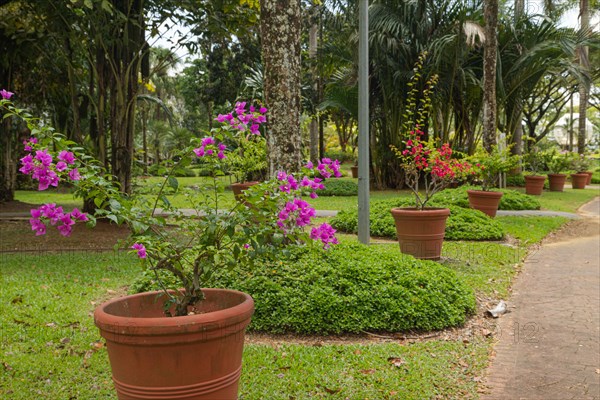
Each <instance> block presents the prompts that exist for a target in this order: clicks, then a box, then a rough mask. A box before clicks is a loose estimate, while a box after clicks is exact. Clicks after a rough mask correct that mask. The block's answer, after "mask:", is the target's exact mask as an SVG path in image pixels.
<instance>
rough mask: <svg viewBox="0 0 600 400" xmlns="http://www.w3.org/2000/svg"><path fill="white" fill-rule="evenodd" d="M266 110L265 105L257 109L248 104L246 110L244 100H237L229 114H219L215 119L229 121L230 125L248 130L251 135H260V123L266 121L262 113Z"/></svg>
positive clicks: (243, 130)
mask: <svg viewBox="0 0 600 400" xmlns="http://www.w3.org/2000/svg"><path fill="white" fill-rule="evenodd" d="M266 112H267V109H266V108H265V107H260V108H259V109H258V110H257V109H256V107H254V106H250V107H249V110H248V111H246V102H245V101H244V102H237V103H235V109H234V111H232V112H230V113H229V114H219V115H218V116H217V118H216V120H217V121H219V122H225V123H229V125H230V126H232V127H233V128H234V129H237V130H239V131H241V132H246V131H247V130H249V131H250V133H252V134H253V135H260V130H259V129H260V125H261V124H262V123H265V122H267V118H266V117H265V115H264V114H265V113H266ZM234 113H235V115H234Z"/></svg>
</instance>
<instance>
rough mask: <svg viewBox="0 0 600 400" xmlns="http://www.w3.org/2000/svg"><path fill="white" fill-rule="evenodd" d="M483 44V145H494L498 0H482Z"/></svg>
mask: <svg viewBox="0 0 600 400" xmlns="http://www.w3.org/2000/svg"><path fill="white" fill-rule="evenodd" d="M483 15H484V18H485V44H484V47H483V147H484V148H485V149H486V150H487V151H491V149H492V146H494V145H496V126H497V124H496V112H497V110H496V58H497V52H498V45H497V43H498V40H497V38H496V30H497V26H498V0H484V6H483Z"/></svg>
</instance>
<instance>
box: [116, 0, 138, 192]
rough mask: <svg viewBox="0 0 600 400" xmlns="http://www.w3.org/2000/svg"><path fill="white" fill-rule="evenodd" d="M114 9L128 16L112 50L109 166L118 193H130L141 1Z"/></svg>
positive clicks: (126, 1)
mask: <svg viewBox="0 0 600 400" xmlns="http://www.w3.org/2000/svg"><path fill="white" fill-rule="evenodd" d="M115 3H116V7H118V8H119V10H120V11H121V12H123V13H124V14H125V15H127V16H128V20H127V22H126V23H125V25H124V26H123V30H122V33H123V36H122V37H120V38H119V40H118V41H116V42H115V46H114V47H113V62H114V65H113V76H112V77H111V78H112V80H111V82H112V86H111V97H110V100H111V114H112V119H111V143H112V149H111V150H112V151H111V166H112V173H113V175H114V176H115V177H116V178H117V181H118V182H119V185H120V190H121V191H122V192H123V193H131V169H132V162H133V152H134V148H133V136H134V128H135V104H136V96H137V92H138V73H139V71H140V66H141V60H142V58H141V55H142V54H141V53H142V49H143V48H144V43H145V40H144V27H143V26H144V6H143V5H144V1H143V0H121V1H115Z"/></svg>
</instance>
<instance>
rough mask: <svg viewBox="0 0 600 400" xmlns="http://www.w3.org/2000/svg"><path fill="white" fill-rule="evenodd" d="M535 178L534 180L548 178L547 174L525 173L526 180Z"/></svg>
mask: <svg viewBox="0 0 600 400" xmlns="http://www.w3.org/2000/svg"><path fill="white" fill-rule="evenodd" d="M528 179H529V180H533V181H537V180H540V181H541V180H542V179H546V176H545V175H525V180H528Z"/></svg>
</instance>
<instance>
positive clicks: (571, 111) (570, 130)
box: [568, 93, 575, 151]
mask: <svg viewBox="0 0 600 400" xmlns="http://www.w3.org/2000/svg"><path fill="white" fill-rule="evenodd" d="M569 103H570V104H569V106H570V107H569V148H568V150H569V151H573V136H574V135H573V126H575V124H574V123H573V93H571V99H570V100H569Z"/></svg>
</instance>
